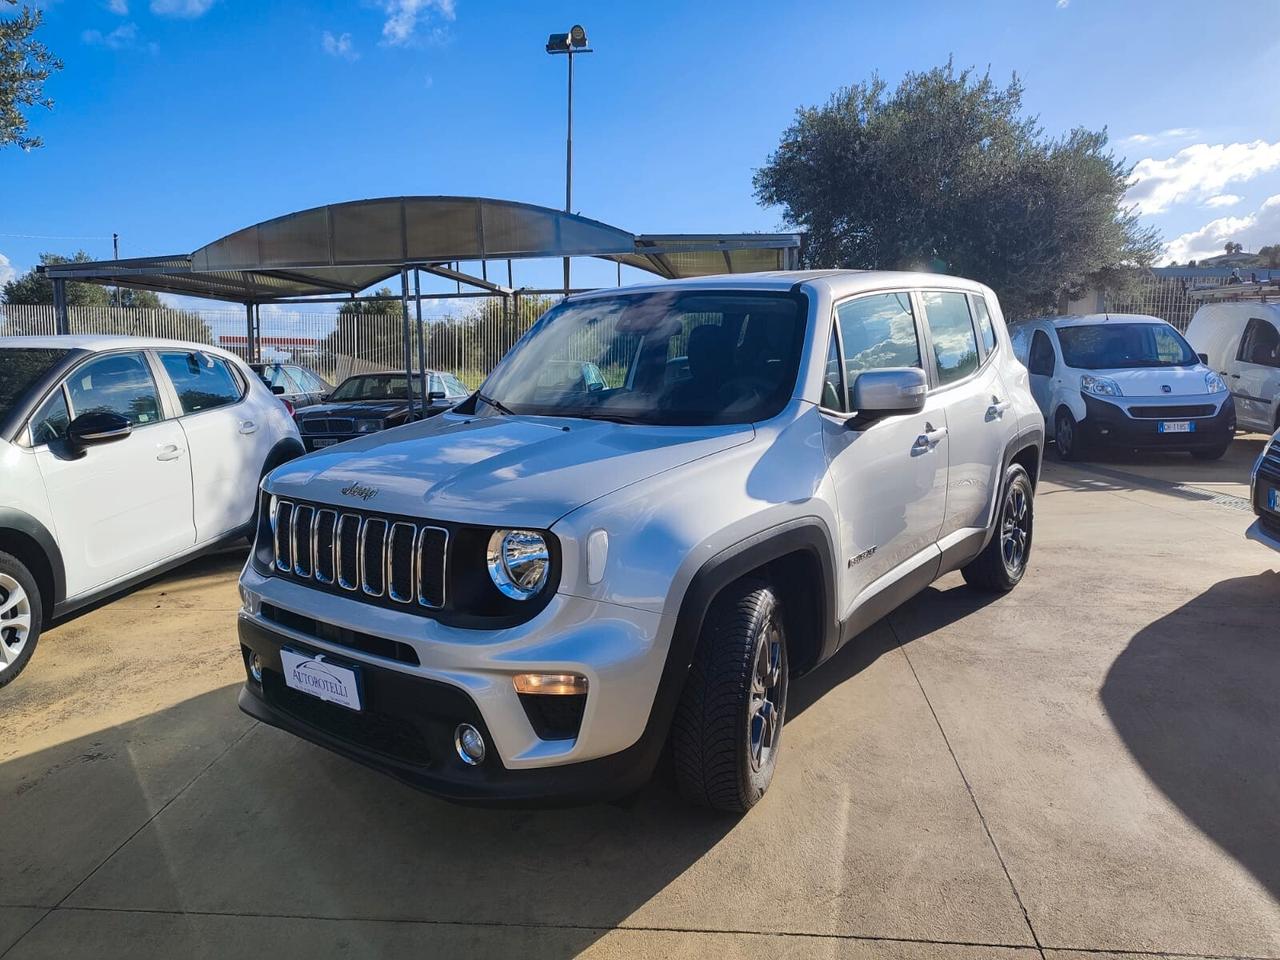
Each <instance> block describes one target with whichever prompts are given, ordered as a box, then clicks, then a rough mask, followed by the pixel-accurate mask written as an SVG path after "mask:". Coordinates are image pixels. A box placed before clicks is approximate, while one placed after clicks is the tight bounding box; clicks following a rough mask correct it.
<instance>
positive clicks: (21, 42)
mask: <svg viewBox="0 0 1280 960" xmlns="http://www.w3.org/2000/svg"><path fill="white" fill-rule="evenodd" d="M6 4H7V5H8V6H10V7H13V6H17V0H0V10H3V9H4V8H5V5H6ZM43 20H44V14H43V13H42V12H41V11H39V10H33V9H32V8H31V7H28V6H26V5H25V4H24V5H23V6H21V7H19V8H18V11H17V15H16V16H12V17H10V16H0V149H3V148H4V147H7V146H9V145H10V144H13V145H15V146H18V147H21V148H22V149H23V150H31V149H33V148H34V147H39V146H41V140H40V138H39V137H32V136H29V135H28V134H27V117H26V110H27V109H29V108H30V107H45V108H46V109H48V108H51V107H52V106H53V101H52V100H50V99H49V98H48V97H46V96H45V95H44V82H45V81H46V80H48V79H49V75H50V74H51V73H53V72H54V71H55V70H61V69H62V61H61V60H59V59H58V58H57V57H55V56H54V55H53V54H51V53H50V52H49V50H48V49H47V48H46V47H45V45H44V44H43V43H41V42H40V41H39V40H36V39H35V32H36V29H37V28H38V27H39V26H40V24H41V22H43Z"/></svg>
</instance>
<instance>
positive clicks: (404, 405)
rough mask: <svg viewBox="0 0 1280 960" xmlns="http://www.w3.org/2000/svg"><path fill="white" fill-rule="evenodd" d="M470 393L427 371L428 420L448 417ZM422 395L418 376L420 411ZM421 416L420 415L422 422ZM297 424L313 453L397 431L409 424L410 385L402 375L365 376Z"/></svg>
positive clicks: (301, 413)
mask: <svg viewBox="0 0 1280 960" xmlns="http://www.w3.org/2000/svg"><path fill="white" fill-rule="evenodd" d="M470 393H471V391H470V390H468V389H467V388H466V387H465V386H464V385H463V384H462V382H461V381H460V380H459V379H458V378H457V377H455V376H453V375H452V374H449V373H438V372H436V371H434V370H432V371H428V374H427V410H426V413H425V416H428V417H432V416H435V415H436V414H437V413H443V412H444V411H445V410H448V409H449V408H450V407H452V406H453V405H454V404H456V403H459V402H461V401H462V400H463V399H465V398H466V397H467V396H469V395H470ZM418 395H419V394H418V378H417V377H416V376H415V377H414V378H413V396H414V399H415V406H417V407H420V406H421V404H420V401H419V400H418ZM422 415H423V414H422V413H421V410H420V409H419V416H422ZM294 419H295V420H297V421H298V431H299V432H300V433H301V434H302V442H303V444H304V445H305V446H306V448H307V449H308V450H318V449H320V448H321V447H329V446H332V445H333V444H335V443H341V442H342V441H343V440H350V439H351V438H352V437H356V436H361V435H362V434H366V433H377V432H378V431H379V430H386V429H387V428H388V427H398V426H400V425H401V424H402V423H407V422H408V420H409V385H408V383H407V382H406V381H405V376H404V374H403V373H364V374H359V375H358V376H354V377H348V378H347V379H346V380H344V381H342V383H341V384H339V385H338V387H337V389H335V390H334V391H333V392H332V393H331V394H329V398H328V401H327V402H326V403H320V404H316V405H314V406H310V407H307V408H306V409H305V410H299V411H298V412H297V413H296V414H295V415H294Z"/></svg>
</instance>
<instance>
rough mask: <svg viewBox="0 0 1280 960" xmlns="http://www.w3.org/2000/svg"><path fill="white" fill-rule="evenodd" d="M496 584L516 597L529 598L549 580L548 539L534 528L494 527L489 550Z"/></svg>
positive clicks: (494, 583)
mask: <svg viewBox="0 0 1280 960" xmlns="http://www.w3.org/2000/svg"><path fill="white" fill-rule="evenodd" d="M487 560H488V565H489V576H490V577H491V578H492V579H493V585H494V586H495V587H497V588H498V589H499V590H501V591H502V592H503V594H505V595H506V596H508V597H511V599H513V600H528V599H529V598H530V597H532V596H534V595H536V594H537V593H538V591H539V590H541V589H542V587H543V585H544V584H545V583H546V582H547V576H548V575H549V574H550V572H551V554H550V552H549V551H548V549H547V539H546V537H544V536H543V535H542V534H540V533H535V532H534V531H533V530H495V531H494V532H493V536H491V537H490V538H489V549H488V552H487Z"/></svg>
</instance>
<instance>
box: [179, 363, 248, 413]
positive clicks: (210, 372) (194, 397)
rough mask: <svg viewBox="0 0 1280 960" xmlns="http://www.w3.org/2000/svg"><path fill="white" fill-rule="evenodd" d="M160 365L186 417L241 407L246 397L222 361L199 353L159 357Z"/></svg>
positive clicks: (235, 377) (229, 368) (228, 367)
mask: <svg viewBox="0 0 1280 960" xmlns="http://www.w3.org/2000/svg"><path fill="white" fill-rule="evenodd" d="M160 363H161V364H162V365H163V366H164V370H165V373H167V374H168V375H169V379H170V380H172V381H173V388H174V390H176V391H177V392H178V400H179V401H180V402H181V404H182V412H183V413H200V412H201V411H202V410H213V409H214V408H216V407H225V406H229V405H230V404H233V403H238V402H239V401H240V398H241V397H242V396H244V391H243V389H241V386H240V380H239V378H238V377H237V376H236V375H235V374H234V373H233V372H232V371H231V367H230V366H229V365H228V364H227V362H226V361H225V360H223V359H222V358H221V357H214V356H210V355H209V354H207V353H204V352H202V351H199V350H192V351H189V352H166V353H161V354H160Z"/></svg>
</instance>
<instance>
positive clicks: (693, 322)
mask: <svg viewBox="0 0 1280 960" xmlns="http://www.w3.org/2000/svg"><path fill="white" fill-rule="evenodd" d="M565 369H594V370H597V371H599V374H600V375H599V376H594V375H593V376H591V377H586V376H569V377H566V376H561V375H560V371H563V370H565ZM548 371H552V372H553V373H555V375H554V376H551V375H548ZM1043 443H1044V421H1043V419H1042V418H1041V415H1040V413H1039V411H1038V409H1037V408H1036V404H1035V401H1034V400H1033V399H1032V396H1031V393H1030V391H1029V389H1028V383H1027V371H1026V369H1025V368H1024V367H1023V366H1022V365H1021V364H1019V363H1018V362H1017V361H1016V360H1015V359H1014V358H1013V352H1012V350H1011V349H1010V344H1009V337H1008V333H1007V332H1006V330H1005V325H1004V321H1003V319H1002V317H1001V314H1000V307H999V304H998V303H997V301H996V298H995V295H994V294H993V293H992V292H991V290H989V289H988V288H986V287H984V286H982V285H980V284H977V283H973V282H970V281H967V280H961V279H957V278H953V277H943V276H936V275H929V274H911V273H879V272H854V271H815V272H807V273H765V274H755V275H738V276H727V277H708V278H705V279H700V280H695V281H687V282H676V283H663V284H657V285H652V286H645V287H631V288H626V289H618V290H605V291H599V292H595V293H590V294H586V295H582V296H575V297H571V298H569V299H567V300H565V301H564V302H563V303H561V304H559V305H558V306H556V307H555V308H553V309H552V310H551V311H550V312H548V313H547V314H546V315H545V316H544V317H542V319H540V320H539V321H538V323H537V324H536V325H535V326H534V327H533V328H532V329H531V330H530V331H529V333H528V334H526V335H525V337H524V338H523V339H522V340H521V341H520V342H519V343H518V344H517V345H516V347H515V348H514V349H513V350H512V351H511V352H510V353H509V354H508V355H507V357H506V358H505V359H504V360H503V361H502V362H501V364H499V366H498V367H497V369H495V370H494V371H493V373H492V374H491V375H490V376H489V378H488V379H487V380H486V381H485V383H484V385H483V387H481V389H480V390H479V391H478V392H477V393H475V394H474V395H472V396H471V397H470V398H468V399H467V400H466V401H465V402H464V403H462V404H461V405H460V406H458V407H455V408H454V409H453V410H451V411H449V412H447V413H445V414H442V415H441V416H439V417H436V418H434V419H432V420H429V421H426V422H422V423H415V424H411V425H408V426H404V427H401V428H398V429H395V430H391V431H388V432H386V433H381V434H377V435H374V436H369V437H366V438H363V439H357V440H354V441H351V442H349V443H344V444H341V445H339V446H337V447H334V448H331V449H327V450H323V451H320V452H317V453H314V454H311V455H310V456H307V457H304V458H302V459H300V460H297V461H295V462H293V463H290V464H288V465H286V466H283V467H281V468H279V469H277V470H276V471H274V472H273V473H272V474H271V475H270V476H269V477H268V478H267V479H266V481H264V483H263V489H262V509H261V511H260V516H261V521H260V524H259V530H258V536H257V542H256V544H255V547H254V550H253V553H252V555H251V557H250V561H249V563H248V565H247V566H246V568H245V571H244V574H243V577H242V578H241V596H242V601H243V609H242V611H241V613H240V618H239V629H240V643H241V647H242V653H243V656H244V662H245V669H246V672H247V674H248V680H247V682H246V684H245V686H244V689H243V691H242V692H241V695H240V706H241V707H242V709H244V710H245V711H246V712H247V713H249V714H251V715H252V716H254V717H257V718H258V719H260V720H262V721H264V722H266V723H270V724H274V725H275V726H278V727H281V728H283V729H285V730H289V731H291V732H293V733H295V734H297V735H298V736H301V737H305V738H306V739H308V740H312V741H314V742H316V743H319V744H321V745H323V746H325V747H328V748H330V749H332V750H334V751H336V752H338V753H341V754H343V755H345V756H347V757H350V758H352V759H354V760H358V761H360V762H362V763H365V764H368V765H369V766H372V767H375V768H377V769H379V770H383V771H385V772H387V773H389V774H391V775H393V776H395V777H397V778H399V779H400V780H403V781H405V782H408V783H410V784H413V785H415V786H418V787H421V788H424V789H426V790H429V791H431V792H433V793H437V794H439V795H441V796H444V797H447V798H450V799H456V800H472V801H537V800H561V801H563V800H583V799H589V798H599V797H609V796H620V795H623V794H626V793H629V792H631V791H634V790H635V789H636V788H637V787H639V786H640V785H641V784H643V783H644V782H645V781H646V780H647V779H649V777H650V776H651V774H652V773H653V771H654V769H655V766H656V765H657V763H658V760H659V757H660V756H661V755H662V753H663V751H664V749H667V748H669V750H670V753H671V756H672V759H673V761H674V763H673V766H674V770H675V776H676V779H677V781H678V783H679V786H680V789H681V790H682V791H683V792H684V793H685V794H686V795H687V796H688V797H689V798H690V799H691V800H693V801H696V802H698V803H701V804H705V805H708V806H711V807H714V808H717V809H721V810H726V811H734V812H741V811H744V810H746V809H747V808H749V807H750V806H751V805H752V804H754V803H755V802H756V801H757V800H759V799H760V797H761V795H762V794H763V793H764V792H765V790H766V788H767V787H768V785H769V782H770V779H771V778H772V776H773V771H774V768H775V766H776V765H777V762H778V751H779V748H780V746H781V741H782V733H783V723H784V721H785V719H786V712H787V689H788V685H789V683H790V680H791V678H793V677H795V676H797V675H799V674H802V673H805V672H806V671H809V670H812V669H814V668H815V667H817V666H818V665H820V664H821V663H822V662H823V661H824V660H826V659H828V658H829V657H830V656H831V655H832V654H833V653H835V652H836V650H838V649H839V648H840V646H841V645H842V644H844V643H847V642H848V641H850V640H851V639H852V638H854V637H855V636H857V634H858V633H859V632H860V631H862V630H863V629H864V628H866V627H867V626H868V625H870V624H871V623H872V622H874V621H875V620H877V619H878V618H880V617H882V616H884V615H885V614H886V613H888V612H889V611H890V610H892V609H893V608H894V607H896V606H897V605H898V604H900V603H902V602H903V601H904V600H906V599H907V598H908V597H910V596H912V595H913V594H915V593H916V592H918V591H920V590H921V589H923V588H924V587H925V586H927V585H928V584H929V583H931V582H932V581H933V580H935V579H936V578H937V577H939V576H941V575H942V574H944V573H946V572H948V571H950V570H955V569H957V568H959V569H960V570H962V572H963V574H964V576H965V579H966V580H967V581H968V582H969V584H970V585H971V586H973V587H976V588H980V589H984V590H997V591H1007V590H1010V589H1012V588H1013V587H1014V586H1015V585H1016V584H1017V583H1018V581H1019V580H1020V579H1021V578H1022V576H1023V573H1024V571H1025V570H1026V566H1027V561H1028V558H1029V556H1030V552H1031V538H1032V515H1033V514H1032V497H1033V493H1034V489H1035V484H1036V479H1037V475H1038V473H1039V467H1040V456H1041V448H1042V446H1043Z"/></svg>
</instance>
